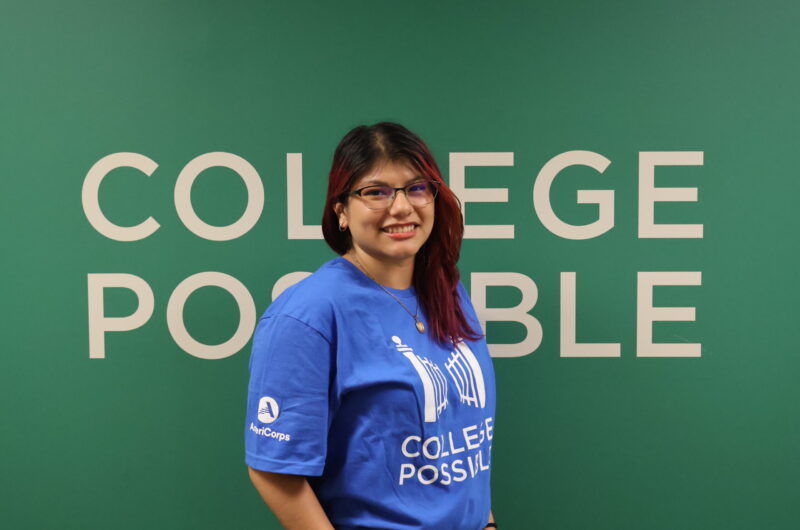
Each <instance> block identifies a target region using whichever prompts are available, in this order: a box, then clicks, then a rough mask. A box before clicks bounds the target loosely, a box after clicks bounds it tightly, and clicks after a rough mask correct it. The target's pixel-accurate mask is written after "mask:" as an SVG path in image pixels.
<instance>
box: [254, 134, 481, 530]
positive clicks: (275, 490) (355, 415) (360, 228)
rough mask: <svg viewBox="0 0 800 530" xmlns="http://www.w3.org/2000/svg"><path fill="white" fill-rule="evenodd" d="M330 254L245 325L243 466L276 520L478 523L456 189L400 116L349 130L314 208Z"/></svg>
mask: <svg viewBox="0 0 800 530" xmlns="http://www.w3.org/2000/svg"><path fill="white" fill-rule="evenodd" d="M322 229H323V233H324V235H325V240H326V241H327V243H328V245H330V247H331V248H332V249H333V250H334V251H335V252H336V253H338V254H339V255H340V257H338V258H336V259H333V260H331V261H329V262H327V263H325V264H323V265H322V266H321V267H320V268H319V270H317V272H315V273H314V274H313V275H311V276H310V277H308V278H306V279H305V280H303V281H301V282H299V283H298V284H296V285H294V286H292V287H290V288H289V289H287V290H286V291H284V293H283V294H281V296H279V297H278V299H276V300H275V301H274V302H273V304H272V305H271V306H270V307H269V309H268V310H267V311H266V313H265V314H264V316H263V317H262V318H261V320H260V321H259V324H258V327H257V328H256V332H255V336H254V338H253V352H252V356H251V360H250V384H249V387H248V407H247V421H246V430H245V449H246V458H245V460H246V462H247V465H248V467H249V470H250V477H251V480H252V481H253V484H254V485H255V487H256V489H257V490H258V491H259V493H260V494H261V496H262V498H263V499H264V501H265V502H266V503H267V504H268V505H269V506H270V508H271V509H272V510H273V512H274V513H275V515H276V516H277V517H278V519H279V520H280V521H281V523H282V524H283V525H284V526H285V527H286V528H290V529H291V528H298V529H308V528H315V529H316V528H339V529H354V528H392V529H411V528H415V529H419V528H436V529H458V530H463V529H468V530H469V529H474V530H477V529H480V528H484V527H486V526H495V525H494V522H493V518H492V516H491V510H490V508H491V504H490V487H489V482H490V481H489V478H490V462H491V441H492V438H493V435H494V414H495V385H494V372H493V370H492V364H491V359H490V357H489V352H488V349H487V347H486V342H485V340H484V338H483V336H482V335H481V334H480V333H479V331H480V325H479V323H478V319H477V316H476V315H475V311H474V309H473V307H472V304H471V302H470V300H469V297H468V295H467V293H466V291H465V289H464V287H463V285H462V284H461V282H460V281H459V272H458V268H457V267H456V263H457V261H458V256H459V251H460V248H461V240H462V236H463V219H462V216H461V210H460V207H459V203H458V199H457V198H456V197H455V195H454V194H453V192H452V191H451V190H450V189H449V188H448V187H447V185H446V184H445V183H444V181H443V180H442V177H441V174H440V172H439V168H438V166H437V165H436V162H435V161H434V159H433V156H432V155H431V153H430V150H429V149H428V147H427V146H426V145H425V143H424V142H423V141H422V140H421V139H420V138H419V137H418V136H417V135H415V134H414V133H412V132H411V131H409V130H408V129H406V128H405V127H403V126H401V125H398V124H394V123H386V122H383V123H378V124H376V125H373V126H360V127H356V128H355V129H353V130H351V131H350V132H349V133H347V135H345V137H344V138H343V139H342V141H341V142H340V144H339V146H338V147H337V149H336V151H335V153H334V158H333V165H332V168H331V172H330V175H329V181H328V196H327V201H326V205H325V210H324V213H323V219H322Z"/></svg>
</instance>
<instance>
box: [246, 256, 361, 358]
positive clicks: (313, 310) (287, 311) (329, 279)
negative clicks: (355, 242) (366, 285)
mask: <svg viewBox="0 0 800 530" xmlns="http://www.w3.org/2000/svg"><path fill="white" fill-rule="evenodd" d="M358 288H359V281H358V277H357V275H355V274H354V271H353V269H352V265H350V264H349V262H347V261H346V260H344V259H342V258H337V259H333V260H330V261H328V262H326V263H324V264H323V265H322V266H321V267H320V268H319V269H317V271H316V272H314V273H313V274H311V275H310V276H307V277H306V278H304V279H303V280H301V281H299V282H297V283H296V284H294V285H292V286H291V287H288V288H287V289H286V290H285V291H283V292H282V293H281V294H280V296H278V298H276V299H275V300H274V301H273V302H272V304H270V306H269V307H268V308H267V310H266V312H265V313H264V315H263V316H262V317H261V320H266V319H274V320H284V319H291V320H295V321H297V322H299V323H302V324H304V325H306V326H307V327H310V328H312V329H313V330H315V331H317V332H318V333H319V334H321V335H322V336H323V337H325V338H326V339H327V340H328V341H329V342H330V341H331V340H332V339H333V328H334V327H335V320H336V314H337V312H338V311H339V308H340V307H341V306H342V304H345V303H346V301H347V300H348V298H349V297H351V296H353V294H354V292H355V291H357V290H358ZM281 317H283V318H281Z"/></svg>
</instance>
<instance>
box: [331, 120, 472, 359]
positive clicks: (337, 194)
mask: <svg viewBox="0 0 800 530" xmlns="http://www.w3.org/2000/svg"><path fill="white" fill-rule="evenodd" d="M384 162H402V163H406V164H408V165H409V166H410V167H412V168H414V169H415V170H416V171H419V172H420V174H421V175H422V176H424V177H425V178H427V179H430V180H433V181H435V182H436V183H437V184H438V188H439V192H438V194H437V195H436V199H435V201H434V211H435V214H434V215H435V217H434V223H433V230H432V231H431V234H430V236H429V237H428V240H427V241H426V242H425V244H423V245H422V247H421V248H420V249H419V252H417V255H416V256H415V258H414V276H413V280H412V281H413V285H414V287H415V289H416V291H417V296H418V298H419V303H420V306H421V307H422V311H423V312H424V313H425V315H426V316H427V318H428V324H429V327H430V333H431V335H432V336H433V338H434V339H435V340H437V341H439V342H440V343H445V342H451V343H455V342H457V341H458V340H459V339H462V338H463V339H470V340H475V339H478V338H480V337H481V336H482V335H481V334H480V333H477V332H476V331H475V330H474V329H473V328H472V326H470V324H469V322H467V319H466V316H465V315H464V311H463V310H462V308H461V303H460V297H459V294H458V282H459V279H460V276H461V275H460V273H459V271H458V267H457V266H456V263H457V262H458V258H459V254H460V252H461V240H462V239H463V236H464V218H463V216H462V215H461V203H460V201H459V200H458V197H456V195H455V194H454V193H453V191H452V190H451V189H450V188H449V187H448V186H447V184H445V182H444V180H442V175H441V172H440V171H439V167H438V166H437V165H436V161H435V160H434V159H433V155H432V154H431V152H430V149H428V146H427V145H425V142H423V141H422V139H421V138H419V137H418V136H417V135H416V134H414V133H413V132H411V131H409V130H408V129H406V128H405V127H403V126H402V125H399V124H397V123H391V122H381V123H376V124H375V125H371V126H366V125H360V126H358V127H356V128H354V129H352V130H351V131H350V132H348V133H347V134H346V135H345V136H344V138H342V141H341V142H339V145H338V147H337V148H336V151H335V152H334V155H333V164H332V166H331V172H330V175H329V176H328V196H327V199H326V201H325V210H324V212H323V214H322V233H323V235H324V236H325V241H326V242H327V243H328V245H329V246H330V247H331V248H332V249H333V250H334V251H335V252H336V253H337V254H339V255H344V254H345V253H346V252H347V251H349V250H350V249H351V248H352V246H353V241H352V238H351V235H350V231H349V230H346V231H344V232H342V231H340V230H339V218H338V216H337V215H336V212H335V210H334V207H335V206H336V204H337V203H340V202H342V203H344V202H346V201H347V200H349V198H348V193H349V192H350V190H351V189H352V187H353V186H354V185H355V183H356V181H358V179H360V178H361V177H362V176H364V175H365V174H366V173H367V172H369V171H370V170H372V169H373V168H375V167H376V166H377V165H378V164H380V163H384Z"/></svg>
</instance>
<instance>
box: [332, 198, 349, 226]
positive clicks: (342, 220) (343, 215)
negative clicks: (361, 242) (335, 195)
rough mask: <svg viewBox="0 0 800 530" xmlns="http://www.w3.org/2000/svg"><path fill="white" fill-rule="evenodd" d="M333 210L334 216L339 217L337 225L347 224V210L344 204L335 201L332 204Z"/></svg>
mask: <svg viewBox="0 0 800 530" xmlns="http://www.w3.org/2000/svg"><path fill="white" fill-rule="evenodd" d="M333 211H334V212H335V213H336V217H338V218H339V226H342V225H344V226H347V211H346V209H345V206H344V204H343V203H341V202H337V203H336V204H335V205H334V206H333Z"/></svg>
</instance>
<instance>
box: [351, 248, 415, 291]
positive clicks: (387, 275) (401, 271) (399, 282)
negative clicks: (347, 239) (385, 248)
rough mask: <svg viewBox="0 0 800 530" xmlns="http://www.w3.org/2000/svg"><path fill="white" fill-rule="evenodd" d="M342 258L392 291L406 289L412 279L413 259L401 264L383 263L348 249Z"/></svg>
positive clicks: (364, 253) (363, 253) (365, 254)
mask: <svg viewBox="0 0 800 530" xmlns="http://www.w3.org/2000/svg"><path fill="white" fill-rule="evenodd" d="M344 258H345V259H346V260H348V261H349V262H350V263H352V264H353V265H355V266H356V267H358V268H359V269H360V270H361V271H362V272H363V273H364V274H366V275H367V276H369V277H371V278H372V279H373V280H375V281H376V282H378V283H379V284H381V285H383V286H384V287H391V288H392V289H408V288H409V287H411V284H412V281H413V278H414V258H413V257H411V258H408V259H407V260H405V261H402V262H399V263H398V262H385V261H381V260H379V259H376V258H374V257H372V256H370V255H369V254H367V253H366V252H363V251H360V250H358V249H355V248H353V249H350V250H349V251H348V252H347V253H346V254H345V255H344Z"/></svg>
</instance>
